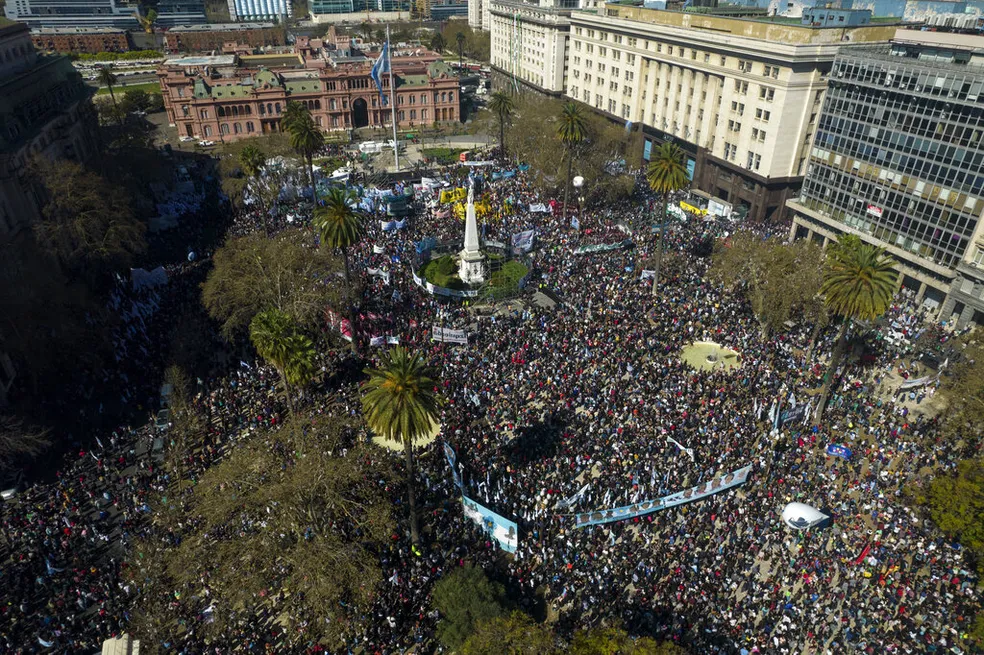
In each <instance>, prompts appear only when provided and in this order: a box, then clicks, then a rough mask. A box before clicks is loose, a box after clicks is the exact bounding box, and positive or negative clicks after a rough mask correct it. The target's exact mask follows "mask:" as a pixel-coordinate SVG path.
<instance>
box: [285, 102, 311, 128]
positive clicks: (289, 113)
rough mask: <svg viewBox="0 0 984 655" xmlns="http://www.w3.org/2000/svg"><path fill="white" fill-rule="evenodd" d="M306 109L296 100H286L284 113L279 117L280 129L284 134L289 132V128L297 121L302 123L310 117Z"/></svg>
mask: <svg viewBox="0 0 984 655" xmlns="http://www.w3.org/2000/svg"><path fill="white" fill-rule="evenodd" d="M310 115H311V112H310V111H308V108H307V107H306V106H305V105H303V104H301V103H300V102H297V101H296V100H288V101H287V106H286V107H284V113H283V114H281V115H280V129H281V130H282V131H284V132H289V131H290V126H291V125H293V124H294V123H296V122H298V121H303V120H304V118H305V117H306V116H310Z"/></svg>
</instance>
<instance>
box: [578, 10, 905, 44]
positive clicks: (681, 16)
mask: <svg viewBox="0 0 984 655" xmlns="http://www.w3.org/2000/svg"><path fill="white" fill-rule="evenodd" d="M586 13H587V12H582V11H575V12H574V13H573V14H572V15H571V18H572V19H576V18H577V17H578V16H583V15H585V14H586ZM604 15H605V17H606V18H609V19H621V20H630V21H638V22H642V23H649V24H651V25H664V26H666V27H673V28H679V29H685V30H706V31H707V32H713V33H716V34H720V35H725V34H731V35H734V36H740V37H745V38H750V39H760V40H766V41H773V42H777V43H783V44H786V45H792V46H796V45H820V44H828V43H835V42H836V43H841V42H842V41H854V42H857V41H860V42H866V41H888V40H889V39H890V38H892V36H893V35H894V33H895V29H894V28H895V27H901V26H903V25H905V24H907V23H906V22H905V21H904V20H903V19H901V18H891V17H888V18H886V17H882V18H872V19H871V23H870V24H867V25H837V26H818V25H803V24H802V19H801V18H789V17H786V16H775V17H772V16H769V17H747V16H719V15H715V14H698V13H693V12H689V11H669V10H663V9H647V8H645V7H635V6H626V5H620V4H610V3H609V4H606V5H605V12H604ZM909 24H911V23H909Z"/></svg>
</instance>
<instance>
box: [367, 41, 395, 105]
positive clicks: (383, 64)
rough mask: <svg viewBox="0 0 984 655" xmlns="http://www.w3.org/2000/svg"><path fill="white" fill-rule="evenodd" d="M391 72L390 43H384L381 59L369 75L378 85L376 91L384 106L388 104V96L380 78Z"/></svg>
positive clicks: (373, 66) (380, 54)
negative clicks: (383, 74) (384, 91)
mask: <svg viewBox="0 0 984 655" xmlns="http://www.w3.org/2000/svg"><path fill="white" fill-rule="evenodd" d="M388 72H390V62H389V41H386V42H385V43H383V51H382V52H380V53H379V58H378V59H377V60H376V63H375V64H373V65H372V72H371V73H369V77H371V78H372V81H373V82H375V83H376V89H377V90H378V91H379V97H380V98H382V101H383V104H384V105H385V104H386V94H385V93H383V85H382V83H381V82H380V81H379V76H380V74H382V73H388Z"/></svg>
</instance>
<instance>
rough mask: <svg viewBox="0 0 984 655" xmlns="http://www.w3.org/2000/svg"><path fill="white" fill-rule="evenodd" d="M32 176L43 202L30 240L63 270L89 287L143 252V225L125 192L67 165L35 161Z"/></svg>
mask: <svg viewBox="0 0 984 655" xmlns="http://www.w3.org/2000/svg"><path fill="white" fill-rule="evenodd" d="M31 171H32V173H33V175H34V176H35V180H36V181H37V183H39V185H40V186H41V187H42V190H43V197H44V203H43V205H42V208H41V216H42V218H41V220H40V221H38V222H37V223H35V225H34V235H35V237H36V238H37V241H38V244H39V245H40V246H41V248H42V249H44V250H45V251H47V252H48V253H49V254H51V255H52V256H53V257H54V258H55V259H57V260H58V261H59V262H60V263H61V264H62V266H63V267H64V268H65V270H66V271H69V272H71V273H73V274H75V275H76V276H79V277H83V278H85V279H88V280H90V281H91V282H92V281H95V280H97V279H99V278H101V277H103V276H105V275H107V274H108V273H110V272H112V271H117V270H120V269H125V268H127V267H129V266H130V265H131V264H132V262H133V260H134V258H135V257H136V256H137V255H139V254H141V253H143V252H144V250H146V248H147V242H146V240H145V239H144V234H145V233H146V231H147V226H146V225H145V224H144V223H142V222H141V221H138V220H137V219H136V218H135V217H134V214H133V210H132V209H131V207H130V198H129V196H128V195H127V194H126V192H125V191H124V190H122V189H120V188H117V187H115V186H113V185H111V184H109V183H108V182H107V181H106V180H105V179H103V178H102V177H100V176H99V175H97V174H95V173H93V172H91V171H88V170H86V169H85V168H83V167H82V166H81V165H79V164H77V163H75V162H72V161H67V160H58V161H52V160H48V159H44V158H37V159H35V160H34V161H33V162H32V164H31Z"/></svg>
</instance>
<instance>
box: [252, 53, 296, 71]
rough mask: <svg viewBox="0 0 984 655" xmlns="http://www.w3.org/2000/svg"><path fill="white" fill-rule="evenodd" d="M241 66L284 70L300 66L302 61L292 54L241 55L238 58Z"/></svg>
mask: <svg viewBox="0 0 984 655" xmlns="http://www.w3.org/2000/svg"><path fill="white" fill-rule="evenodd" d="M239 62H240V64H242V65H243V66H269V67H272V68H286V67H288V66H300V65H301V64H303V63H304V62H303V60H302V59H301V56H300V55H297V54H293V53H278V54H273V55H243V56H242V57H240V58H239Z"/></svg>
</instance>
